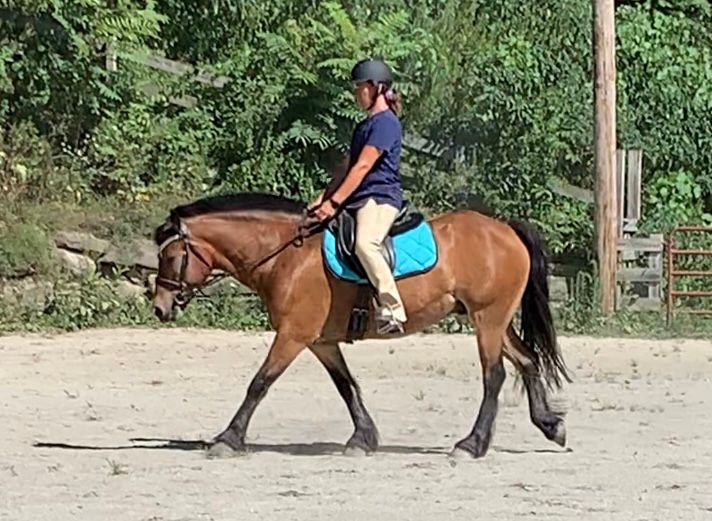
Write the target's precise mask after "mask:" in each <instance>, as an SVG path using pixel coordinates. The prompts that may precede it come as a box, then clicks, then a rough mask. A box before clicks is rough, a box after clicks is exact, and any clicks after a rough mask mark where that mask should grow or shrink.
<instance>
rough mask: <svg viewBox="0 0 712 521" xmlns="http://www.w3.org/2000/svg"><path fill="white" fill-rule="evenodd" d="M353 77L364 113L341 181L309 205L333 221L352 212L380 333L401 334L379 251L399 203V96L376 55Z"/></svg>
mask: <svg viewBox="0 0 712 521" xmlns="http://www.w3.org/2000/svg"><path fill="white" fill-rule="evenodd" d="M351 80H352V83H353V91H354V97H355V98H356V103H357V104H358V105H359V107H360V108H362V109H364V110H366V111H367V112H368V116H367V117H366V118H365V119H364V120H363V121H361V122H360V123H359V124H358V125H357V126H356V129H355V130H354V133H353V137H352V140H351V151H350V159H349V163H348V170H347V174H346V176H345V177H344V178H343V181H341V183H340V185H339V186H338V188H337V189H336V190H335V191H333V192H332V193H331V195H330V196H329V197H328V198H327V199H325V200H324V192H322V193H321V194H319V196H318V197H317V198H316V199H315V200H314V201H313V202H312V204H311V205H310V209H311V211H312V212H313V213H314V214H315V215H316V217H317V218H318V219H319V220H321V221H326V220H328V219H331V218H332V217H333V216H334V215H335V214H336V212H337V210H338V209H339V208H342V207H343V208H346V209H348V210H352V211H354V212H355V216H356V223H357V226H356V245H355V249H356V256H357V257H358V259H359V261H360V262H361V264H362V265H363V267H364V270H365V271H366V274H367V275H368V278H369V280H370V282H371V284H372V285H373V286H374V287H375V289H376V294H377V299H378V303H379V304H380V305H379V306H378V307H377V309H376V320H377V324H378V331H379V332H381V333H390V332H403V323H404V322H406V320H407V317H406V313H405V308H404V307H403V302H402V300H401V297H400V294H399V293H398V288H397V287H396V283H395V279H394V277H393V274H392V273H391V270H390V267H389V266H388V263H387V262H386V260H385V259H384V258H383V255H382V254H381V251H380V248H381V244H382V242H383V239H384V238H385V237H386V235H387V234H388V232H389V230H390V228H391V226H392V224H393V222H394V220H395V218H396V216H397V215H398V212H399V211H400V209H401V207H402V205H403V192H402V187H401V181H400V152H401V134H402V130H401V123H400V120H399V118H398V116H399V115H400V95H399V94H398V93H396V91H395V90H394V89H393V88H392V83H393V73H392V71H391V69H390V67H389V66H388V65H387V64H386V63H385V62H383V61H382V60H379V59H365V60H361V61H359V62H358V63H357V64H356V65H355V66H354V68H353V69H352V71H351ZM326 191H329V188H327V190H325V192H326Z"/></svg>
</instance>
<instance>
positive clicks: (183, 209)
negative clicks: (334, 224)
mask: <svg viewBox="0 0 712 521" xmlns="http://www.w3.org/2000/svg"><path fill="white" fill-rule="evenodd" d="M305 206H306V205H305V204H304V203H303V202H301V201H297V200H295V199H290V198H288V197H284V196H281V195H275V194H267V193H259V192H242V193H232V194H221V195H214V196H209V197H204V198H202V199H198V200H196V201H193V202H190V203H186V204H182V205H179V206H176V207H174V208H173V209H171V212H170V217H169V218H168V219H167V220H166V222H165V223H163V224H162V225H160V226H159V227H158V228H156V230H155V232H154V234H153V240H154V241H155V242H156V244H161V243H162V242H163V241H165V240H166V239H168V238H169V237H170V236H171V235H174V234H175V233H176V232H177V231H178V229H177V224H178V220H179V219H183V218H188V217H197V216H200V215H208V214H212V213H220V212H235V211H267V212H282V213H288V214H294V215H300V214H302V212H303V211H304V208H305Z"/></svg>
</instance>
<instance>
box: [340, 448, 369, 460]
mask: <svg viewBox="0 0 712 521" xmlns="http://www.w3.org/2000/svg"><path fill="white" fill-rule="evenodd" d="M344 456H350V457H352V458H362V457H364V456H368V451H367V450H366V449H364V448H363V447H359V446H358V445H347V446H346V447H345V448H344Z"/></svg>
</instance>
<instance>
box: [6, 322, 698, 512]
mask: <svg viewBox="0 0 712 521" xmlns="http://www.w3.org/2000/svg"><path fill="white" fill-rule="evenodd" d="M271 337H272V335H271V334H264V335H250V334H245V333H232V332H223V331H193V330H162V331H157V330H145V329H131V330H128V329H125V330H95V331H89V332H81V333H77V334H69V335H58V336H39V335H29V336H9V337H0V360H2V363H1V365H0V407H1V411H2V414H1V416H0V418H2V422H1V425H2V427H1V430H0V432H1V433H2V438H1V440H2V441H1V442H0V443H1V445H0V446H2V448H3V450H2V453H0V519H2V520H12V521H20V520H27V521H45V520H46V521H50V520H51V521H62V520H68V519H72V520H74V519H87V520H114V519H116V520H135V521H149V520H152V521H178V520H191V521H192V520H196V521H202V520H235V521H242V520H245V519H265V520H272V519H279V520H280V521H283V520H292V519H295V520H296V519H299V520H309V521H318V520H330V521H331V520H336V519H339V517H338V516H341V517H342V518H343V519H344V520H346V519H348V520H352V519H354V520H362V519H363V520H369V521H374V520H381V519H384V520H386V519H387V520H408V521H418V520H423V521H425V520H431V519H432V520H436V519H437V520H439V519H468V520H472V519H477V520H479V519H481V520H487V521H490V520H493V519H519V518H522V517H524V518H530V517H534V516H536V518H538V519H566V520H569V519H601V520H614V519H615V520H626V521H629V520H658V519H659V520H665V521H669V520H673V519H681V520H689V521H692V520H695V519H708V520H709V519H712V343H711V342H707V341H688V340H680V341H647V340H619V339H592V338H564V339H562V346H563V349H564V354H565V357H566V361H567V363H568V365H569V367H570V368H571V369H572V371H573V372H574V374H575V382H574V383H573V384H572V385H569V386H567V387H566V388H565V390H564V392H562V393H561V394H560V398H562V399H564V400H565V403H566V404H567V406H568V410H569V413H568V417H567V420H568V435H569V446H568V448H567V449H561V448H559V447H557V446H556V445H554V444H552V443H550V442H548V441H547V440H546V439H545V438H544V437H543V435H541V433H540V432H539V431H538V430H536V429H535V427H534V426H533V425H532V424H531V423H530V422H529V419H528V411H527V405H526V399H523V398H522V397H521V396H520V394H519V393H518V392H517V391H516V390H515V389H514V387H513V383H514V379H513V378H512V376H511V375H512V373H511V370H512V368H511V366H509V365H507V369H508V378H507V381H506V382H505V387H504V392H503V395H502V398H501V401H500V412H499V416H498V422H497V425H496V427H497V430H496V434H495V437H494V442H493V447H492V448H491V450H490V452H489V453H488V454H487V456H486V457H485V458H484V459H482V460H471V461H467V460H461V459H457V460H452V459H450V458H449V457H448V456H447V454H448V452H449V451H450V449H451V448H452V445H453V443H455V442H456V441H457V440H458V439H460V438H461V437H462V436H464V435H465V434H466V433H467V432H469V430H470V428H471V426H472V422H473V420H474V417H475V414H476V410H477V407H479V402H480V397H481V395H482V389H481V379H480V368H479V362H476V360H477V355H476V351H475V348H474V340H473V338H472V337H469V336H463V335H456V336H439V335H438V336H414V337H409V338H406V339H403V340H399V341H388V342H364V343H360V344H356V345H352V346H347V348H346V350H345V352H346V358H347V361H348V362H349V363H350V365H351V369H352V371H353V372H354V374H355V375H356V377H357V379H358V380H359V382H360V383H361V385H362V387H363V391H364V398H365V401H366V405H367V407H368V408H369V409H370V411H371V414H372V415H373V417H374V419H375V421H376V423H377V425H378V427H379V429H380V434H381V443H382V445H383V447H382V450H381V451H380V452H379V453H378V454H376V455H372V456H361V457H353V456H345V455H342V454H341V452H340V451H341V444H342V443H343V442H344V441H345V440H346V439H347V438H348V437H349V435H350V434H351V431H352V426H351V423H350V420H349V417H348V414H347V411H346V408H345V406H344V404H343V402H342V401H341V398H340V397H339V396H338V394H337V391H336V389H335V388H334V387H333V384H332V383H331V381H330V379H329V378H328V376H327V374H326V372H325V371H324V370H323V369H322V368H321V367H320V366H319V365H318V362H317V361H316V359H315V358H314V357H313V356H312V355H311V354H310V353H308V352H305V353H304V354H303V355H302V356H300V358H299V359H298V360H297V362H296V363H295V364H294V365H293V366H292V367H291V368H290V369H289V371H288V372H287V373H286V374H285V375H284V376H283V377H282V379H280V380H279V381H278V382H277V384H276V385H275V386H274V387H273V388H272V389H271V391H270V393H269V395H268V396H267V398H266V399H265V401H264V402H263V403H262V405H261V406H260V408H259V409H258V410H257V413H256V415H255V417H254V420H253V423H252V425H251V428H250V431H249V438H248V441H249V442H250V443H251V444H253V447H252V452H251V453H249V454H248V455H245V456H241V457H238V458H233V459H228V460H208V459H206V458H205V455H204V452H203V451H202V450H200V449H199V448H198V447H196V446H195V445H191V444H190V443H183V444H180V443H173V444H172V445H170V444H168V445H167V443H169V442H170V440H174V441H177V440H188V441H189V440H200V439H209V438H210V437H211V436H212V435H214V434H216V433H217V432H219V431H220V430H222V428H223V427H225V425H226V423H227V422H228V421H229V419H230V418H231V416H232V414H233V413H234V411H235V409H236V408H237V406H238V405H239V402H240V401H241V400H242V398H243V396H244V392H245V388H246V386H247V384H248V381H249V379H250V377H251V376H252V374H253V373H254V371H255V370H256V368H257V367H258V365H259V363H260V362H261V360H262V358H263V356H264V355H265V354H266V351H267V346H268V343H269V341H270V339H271ZM141 438H143V439H153V440H154V441H132V440H135V439H141ZM37 442H41V443H51V444H67V445H70V446H74V448H53V447H37V446H35V445H34V444H35V443H37Z"/></svg>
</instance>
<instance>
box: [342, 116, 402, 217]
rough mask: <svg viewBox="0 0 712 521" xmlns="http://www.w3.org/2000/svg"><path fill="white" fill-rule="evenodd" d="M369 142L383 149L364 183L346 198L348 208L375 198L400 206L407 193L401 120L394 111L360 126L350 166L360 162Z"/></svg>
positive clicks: (368, 120) (352, 145) (355, 135)
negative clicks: (403, 183)
mask: <svg viewBox="0 0 712 521" xmlns="http://www.w3.org/2000/svg"><path fill="white" fill-rule="evenodd" d="M365 145H372V146H374V147H376V148H378V149H379V150H381V151H383V153H382V154H381V156H380V157H379V158H378V159H377V160H376V162H375V163H374V165H373V167H371V170H370V171H369V173H368V174H366V177H364V179H363V181H361V184H360V185H359V186H358V187H357V188H356V190H354V192H353V193H352V194H351V195H350V196H349V198H348V199H347V200H346V201H345V203H344V205H345V206H346V207H347V208H351V209H353V208H358V207H360V206H362V205H363V204H365V203H366V199H368V198H369V197H373V198H374V199H375V201H376V202H377V203H381V204H382V203H387V204H390V205H392V206H395V207H396V208H398V209H400V208H401V206H402V204H403V193H402V188H401V179H400V154H401V123H400V120H399V119H398V116H396V115H395V113H394V112H393V111H392V110H383V111H381V112H378V113H376V114H374V115H373V116H370V117H368V118H366V119H365V120H363V121H362V122H361V123H359V124H358V125H357V126H356V129H355V130H354V134H353V137H352V139H351V156H350V161H349V169H350V168H351V167H352V166H353V165H354V164H355V163H356V161H358V157H359V155H360V154H361V150H363V147H364V146H365Z"/></svg>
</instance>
